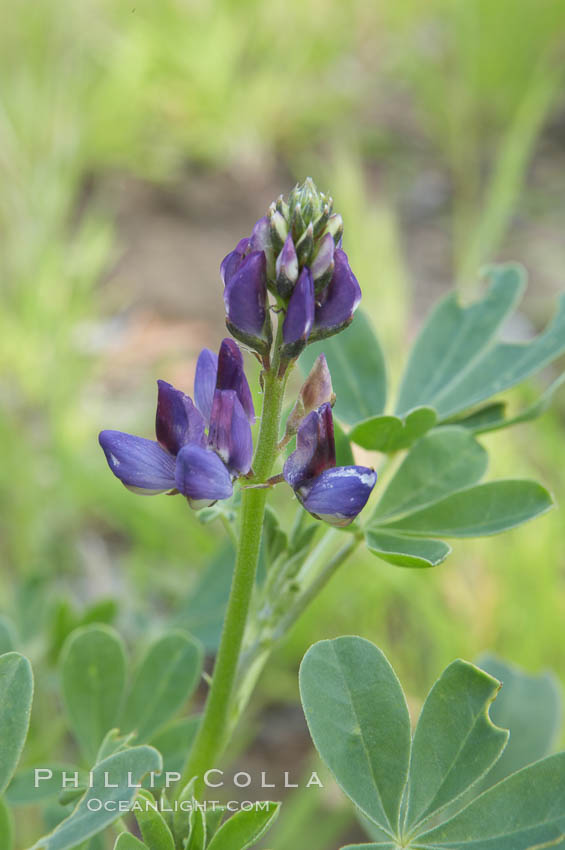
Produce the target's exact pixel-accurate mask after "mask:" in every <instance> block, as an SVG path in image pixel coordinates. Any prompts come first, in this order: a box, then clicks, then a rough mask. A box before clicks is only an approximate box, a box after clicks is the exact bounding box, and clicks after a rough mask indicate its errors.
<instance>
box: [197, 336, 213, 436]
mask: <svg viewBox="0 0 565 850" xmlns="http://www.w3.org/2000/svg"><path fill="white" fill-rule="evenodd" d="M217 375H218V355H217V354H215V353H214V352H213V351H210V349H209V348H203V349H202V351H201V352H200V354H199V356H198V361H197V363H196V373H195V375H194V401H195V402H196V407H197V408H198V410H199V411H200V413H201V414H202V416H203V417H204V419H205V421H206V423H208V422H209V421H210V413H211V412H212V400H213V398H214V390H215V389H216V378H217Z"/></svg>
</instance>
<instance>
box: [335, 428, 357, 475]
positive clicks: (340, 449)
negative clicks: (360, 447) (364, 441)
mask: <svg viewBox="0 0 565 850" xmlns="http://www.w3.org/2000/svg"><path fill="white" fill-rule="evenodd" d="M334 439H335V460H336V466H353V464H354V463H355V458H354V457H353V451H352V450H351V441H350V435H349V434H346V433H345V431H344V430H343V428H342V427H341V425H340V424H339V422H338V421H337V419H334Z"/></svg>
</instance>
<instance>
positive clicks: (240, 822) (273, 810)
mask: <svg viewBox="0 0 565 850" xmlns="http://www.w3.org/2000/svg"><path fill="white" fill-rule="evenodd" d="M279 810H280V803H269V804H268V805H267V806H266V807H265V808H257V809H255V808H253V809H250V810H249V811H247V810H242V811H240V812H237V814H235V815H232V817H231V818H229V820H227V821H226V822H225V823H224V824H222V826H221V827H220V828H219V829H218V831H217V832H216V834H215V835H214V837H213V838H212V840H211V841H210V844H209V845H208V850H247V848H248V847H252V846H253V845H254V844H256V843H257V841H259V839H260V838H261V837H262V836H263V835H265V833H266V832H267V831H268V830H269V829H270V828H271V826H272V825H273V823H274V822H275V820H276V819H277V817H278V814H279Z"/></svg>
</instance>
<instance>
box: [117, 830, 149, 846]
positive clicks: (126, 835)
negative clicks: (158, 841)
mask: <svg viewBox="0 0 565 850" xmlns="http://www.w3.org/2000/svg"><path fill="white" fill-rule="evenodd" d="M114 850H149V848H148V847H147V844H144V843H143V841H140V840H139V838H136V837H135V835H132V834H131V832H122V834H121V835H118V837H117V838H116V843H115V844H114Z"/></svg>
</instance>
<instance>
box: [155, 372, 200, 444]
mask: <svg viewBox="0 0 565 850" xmlns="http://www.w3.org/2000/svg"><path fill="white" fill-rule="evenodd" d="M157 385H158V387H159V395H158V398H157V416H156V421H155V431H156V434H157V439H158V441H159V442H160V443H161V445H162V446H164V448H166V449H167V450H168V451H169V452H170V453H171V454H173V455H176V454H177V452H178V451H179V449H181V448H182V447H183V446H184V445H186V444H187V443H198V444H199V445H204V442H205V435H204V430H205V422H204V419H203V418H202V415H201V414H200V413H199V411H198V410H197V409H196V407H195V406H194V404H193V402H192V399H191V398H190V397H189V396H187V395H185V394H184V393H183V392H181V391H180V390H177V389H175V387H173V386H172V384H168V383H167V382H166V381H157Z"/></svg>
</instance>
